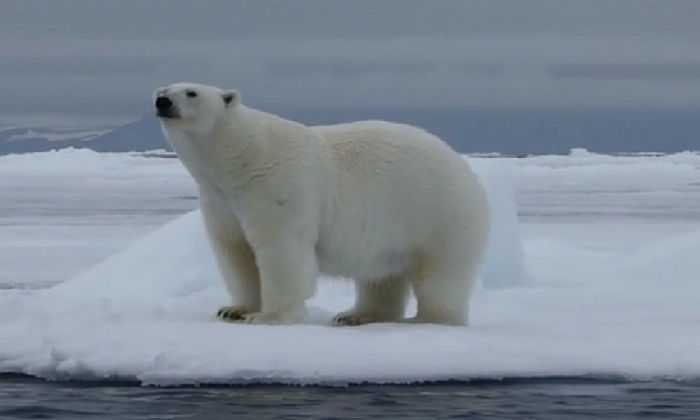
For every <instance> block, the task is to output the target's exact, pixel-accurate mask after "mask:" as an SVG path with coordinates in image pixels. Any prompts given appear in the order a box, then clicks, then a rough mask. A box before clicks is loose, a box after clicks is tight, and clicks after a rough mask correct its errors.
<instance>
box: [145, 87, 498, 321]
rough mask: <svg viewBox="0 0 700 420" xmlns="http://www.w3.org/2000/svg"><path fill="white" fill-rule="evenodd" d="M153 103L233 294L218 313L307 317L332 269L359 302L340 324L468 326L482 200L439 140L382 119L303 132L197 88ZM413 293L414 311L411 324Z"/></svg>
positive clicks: (484, 218) (161, 94)
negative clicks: (193, 185)
mask: <svg viewBox="0 0 700 420" xmlns="http://www.w3.org/2000/svg"><path fill="white" fill-rule="evenodd" d="M154 101H155V108H156V114H157V116H158V117H159V118H160V121H161V124H162V128H163V131H164V133H165V135H166V137H167V138H168V140H169V142H170V144H171V145H172V147H173V149H174V150H175V152H176V153H177V155H178V157H179V158H180V160H181V161H182V163H183V164H184V166H185V167H186V168H187V169H188V171H189V172H190V173H191V175H192V176H193V177H194V179H195V180H196V182H197V185H198V187H199V193H200V200H201V210H202V214H203V217H204V222H205V226H206V231H207V234H208V236H209V239H210V242H211V246H212V249H213V251H214V254H215V256H216V260H217V262H218V265H219V270H220V273H221V277H222V278H223V281H224V283H225V285H226V287H227V289H228V291H229V293H230V295H231V299H232V302H231V305H230V306H225V307H223V308H221V309H220V310H219V311H218V313H217V316H218V317H219V318H221V319H223V320H226V321H233V322H244V323H256V324H289V323H297V322H300V321H302V320H303V318H304V316H305V301H306V300H307V299H308V298H310V297H311V296H313V294H314V292H315V288H316V281H317V278H318V277H319V275H320V274H326V275H330V276H340V277H347V278H351V279H353V280H354V283H355V289H356V299H355V305H354V307H353V308H352V309H350V310H348V311H346V312H342V313H340V314H338V315H337V316H335V318H334V319H333V322H334V324H336V325H360V324H366V323H374V322H396V321H404V322H418V323H439V324H447V325H466V324H467V315H468V308H467V305H468V300H469V295H470V293H471V289H472V286H473V284H474V281H475V276H476V272H477V269H478V267H479V265H480V262H481V259H482V256H483V254H484V251H485V247H486V242H487V236H488V232H487V230H488V225H489V220H488V218H489V210H488V203H487V198H486V195H485V193H484V191H483V189H482V187H481V186H480V184H479V182H478V180H477V177H476V176H475V174H474V173H473V172H472V171H471V170H470V168H469V166H468V165H467V163H466V162H465V161H464V160H463V159H462V158H461V157H460V156H459V155H458V154H457V153H456V152H454V151H453V150H452V149H451V148H450V147H449V146H447V145H446V144H445V143H444V142H442V141H441V140H440V139H438V138H437V137H435V136H433V135H431V134H429V133H427V132H426V131H423V130H421V129H418V128H415V127H412V126H408V125H403V124H395V123H389V122H383V121H362V122H354V123H348V124H339V125H330V126H315V127H314V126H311V127H310V126H305V125H303V124H300V123H297V122H294V121H290V120H286V119H284V118H281V117H278V116H276V115H273V114H269V113H266V112H263V111H259V110H256V109H253V108H249V107H247V106H245V105H243V104H242V103H241V95H240V94H239V93H238V92H237V91H235V90H222V89H219V88H217V87H213V86H207V85H201V84H194V83H176V84H173V85H170V86H167V87H164V88H159V89H157V90H156V91H155V94H154ZM411 288H412V290H413V294H414V295H415V298H416V301H417V312H416V314H415V316H414V317H412V318H404V310H405V306H406V301H407V298H408V295H409V291H410V289H411Z"/></svg>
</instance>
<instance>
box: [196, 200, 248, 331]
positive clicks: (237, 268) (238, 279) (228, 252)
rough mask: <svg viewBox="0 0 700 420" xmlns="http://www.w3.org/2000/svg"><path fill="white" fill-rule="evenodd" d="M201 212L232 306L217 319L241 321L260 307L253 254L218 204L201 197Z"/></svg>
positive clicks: (227, 213) (225, 308)
mask: <svg viewBox="0 0 700 420" xmlns="http://www.w3.org/2000/svg"><path fill="white" fill-rule="evenodd" d="M217 205H218V207H217ZM201 209H202V216H203V218H204V226H205V227H206V230H207V236H208V238H209V244H210V245H211V248H212V251H213V253H214V257H215V258H216V262H217V265H218V268H219V273H220V275H221V279H222V280H223V282H224V286H226V289H227V290H228V292H229V295H230V296H231V304H230V305H227V306H224V307H222V308H220V309H219V310H218V311H217V313H216V316H217V317H218V318H219V319H222V320H224V321H234V322H235V321H242V320H243V316H244V315H245V314H247V313H250V312H257V311H259V310H260V307H261V304H260V276H259V273H258V267H257V266H256V264H255V254H254V253H253V250H252V248H251V247H250V244H248V241H246V239H245V236H244V235H243V231H242V230H241V229H240V227H239V225H238V222H237V221H236V220H235V219H234V217H233V215H232V214H230V213H229V212H227V211H225V207H223V205H222V203H221V202H218V201H216V200H214V199H212V198H211V197H208V196H206V195H204V194H202V208H201Z"/></svg>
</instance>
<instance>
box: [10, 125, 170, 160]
mask: <svg viewBox="0 0 700 420" xmlns="http://www.w3.org/2000/svg"><path fill="white" fill-rule="evenodd" d="M49 130H50V129H45V128H44V129H41V130H39V129H31V128H10V129H5V130H0V154H9V153H28V152H43V151H48V150H53V149H63V148H67V147H75V148H88V149H93V150H97V151H100V152H132V151H136V152H140V151H147V150H154V149H165V148H167V142H166V141H165V139H164V138H163V134H162V133H161V131H160V123H159V122H158V120H157V119H156V118H155V117H146V118H143V119H141V120H138V121H135V122H132V123H129V124H126V125H123V126H121V127H117V128H114V129H111V130H106V132H105V130H102V131H100V132H97V133H95V132H94V131H85V130H83V131H78V132H76V133H74V134H72V135H71V133H64V132H53V131H49Z"/></svg>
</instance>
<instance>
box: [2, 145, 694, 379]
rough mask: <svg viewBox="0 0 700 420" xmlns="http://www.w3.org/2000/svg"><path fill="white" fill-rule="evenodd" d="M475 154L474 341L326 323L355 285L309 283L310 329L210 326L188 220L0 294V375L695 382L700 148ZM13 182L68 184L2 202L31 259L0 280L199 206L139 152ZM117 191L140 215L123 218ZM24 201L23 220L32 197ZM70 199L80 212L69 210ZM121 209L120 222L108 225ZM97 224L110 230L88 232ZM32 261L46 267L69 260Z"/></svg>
mask: <svg viewBox="0 0 700 420" xmlns="http://www.w3.org/2000/svg"><path fill="white" fill-rule="evenodd" d="M470 161H471V162H473V165H474V167H475V169H476V171H477V173H478V174H479V176H480V177H481V178H482V181H483V182H484V184H485V186H486V187H487V190H488V192H489V198H490V200H491V204H492V210H493V214H494V219H495V220H497V221H498V223H497V226H494V229H496V233H495V235H494V240H493V241H492V243H491V245H490V250H489V257H488V258H487V262H486V264H485V266H484V267H483V269H482V278H483V280H484V287H481V288H479V289H478V290H477V293H475V296H474V299H473V304H472V306H471V321H472V325H471V326H470V327H469V328H459V327H443V326H436V325H396V324H378V325H368V326H362V327H354V328H351V327H347V328H334V327H330V326H328V325H327V324H328V321H329V319H330V317H331V316H332V314H333V313H334V312H335V311H339V310H342V309H346V307H348V306H349V305H350V304H351V302H352V300H353V296H352V287H351V284H349V283H348V282H345V281H340V280H334V279H323V280H322V281H321V282H320V286H319V290H318V293H317V296H315V297H314V298H313V299H312V301H311V302H310V311H309V312H310V314H309V317H308V322H307V323H306V324H305V325H296V326H251V325H233V324H227V323H222V322H219V321H217V320H216V319H215V317H214V313H215V311H216V309H217V307H218V306H219V305H222V304H225V303H226V302H227V296H226V292H225V291H224V289H223V287H222V285H221V284H220V282H219V281H218V280H217V275H216V271H215V268H214V263H213V261H212V259H211V256H210V255H209V252H208V250H207V248H206V247H205V246H204V244H205V243H206V238H205V237H204V233H203V230H202V226H201V221H200V216H199V214H198V212H197V211H189V212H187V213H186V214H184V215H182V216H180V217H177V218H176V219H175V220H173V221H171V222H169V223H167V224H165V225H163V226H162V227H160V228H158V229H156V230H155V231H153V232H151V233H149V234H147V235H146V236H144V237H142V238H140V239H138V240H136V241H135V242H132V243H131V244H129V245H128V246H126V247H125V248H124V249H123V250H121V251H119V252H117V253H116V254H114V255H112V256H110V257H109V258H107V259H106V260H105V261H103V262H102V263H100V264H97V265H95V266H93V267H90V268H87V267H85V266H86V265H89V264H88V263H87V261H84V262H81V264H82V267H84V268H87V270H86V271H84V272H83V273H82V274H80V275H77V276H75V277H73V278H71V279H69V280H66V281H63V282H61V283H59V284H57V285H55V286H53V287H51V288H44V289H27V288H19V289H18V288H11V289H7V290H0V372H15V373H26V374H30V375H35V376H38V377H42V378H48V379H81V380H88V379H99V380H110V379H125V380H136V381H140V382H141V383H143V384H152V385H182V384H213V383H222V384H230V383H273V382H274V383H297V384H317V383H323V384H347V383H359V382H373V383H396V382H401V383H403V382H417V381H418V382H419V381H429V380H443V379H459V380H469V379H474V378H501V377H514V376H518V377H525V376H528V377H529V376H539V377H542V376H581V375H584V376H605V377H608V376H611V375H612V376H624V377H628V378H634V379H648V378H652V377H673V378H697V377H698V376H700V282H698V278H697V273H698V272H700V260H698V258H697V250H698V249H700V227H698V226H699V225H698V223H697V222H698V218H699V216H700V198H699V197H700V194H699V193H700V183H698V181H697V180H698V179H700V177H699V175H700V155H698V154H694V153H683V154H677V155H669V156H629V157H613V156H602V155H595V154H590V153H587V152H585V151H575V152H573V153H572V154H571V155H570V156H540V157H532V158H525V159H507V158H479V159H470ZM10 174H12V180H10V179H9V178H8V177H5V176H3V175H10ZM81 177H82V178H83V179H85V178H87V179H86V180H85V182H83V183H81V182H78V180H79V179H80V178H81ZM69 180H72V181H74V182H71V181H69ZM93 180H94V182H95V183H94V184H92V182H93ZM67 181H68V182H67ZM17 186H21V188H20V189H25V190H26V189H29V190H32V189H33V190H34V196H33V197H34V198H36V197H40V196H44V195H49V194H50V193H51V192H52V191H54V190H53V188H54V187H60V188H59V190H58V191H59V192H60V193H58V194H54V195H53V199H54V200H55V202H57V203H59V207H60V209H59V210H60V211H58V213H59V214H60V215H59V216H55V215H53V213H50V212H48V207H47V212H46V214H38V215H37V214H35V215H30V216H22V217H20V216H18V215H16V214H15V213H18V212H19V211H18V210H17V207H12V206H8V207H4V206H5V205H0V235H3V234H4V233H6V232H11V235H10V236H7V237H4V236H0V247H3V249H5V248H6V249H8V250H9V249H11V247H12V246H13V243H15V242H16V243H17V247H18V248H17V249H20V248H21V247H24V248H22V249H23V250H24V252H19V251H17V252H16V253H15V255H17V256H18V260H17V261H15V262H13V261H9V260H8V261H7V263H8V264H9V267H10V273H19V272H21V271H22V270H20V269H19V268H17V267H19V266H21V265H24V267H25V268H26V267H27V266H28V263H29V261H30V259H31V262H32V263H33V262H34V260H36V259H37V257H38V254H36V253H34V254H32V253H27V251H30V250H31V245H32V244H39V243H41V238H39V237H26V236H27V235H30V234H33V235H38V234H39V233H38V231H39V228H40V227H41V226H43V225H51V226H50V227H51V229H58V226H60V227H61V229H65V230H66V232H68V230H70V229H76V230H75V231H71V232H73V233H71V235H74V237H75V238H83V239H84V240H85V242H86V243H87V245H85V246H86V247H87V246H92V245H94V244H98V245H101V246H103V250H104V252H107V251H109V252H110V253H111V252H112V250H113V248H114V247H115V244H116V243H115V242H118V241H115V240H113V239H108V238H111V237H112V235H114V234H115V232H118V231H120V230H122V229H126V230H129V229H131V231H130V232H131V233H129V234H125V235H124V236H123V238H122V240H121V243H122V244H124V243H125V242H127V241H131V240H133V239H134V236H136V234H135V232H136V231H137V229H136V228H137V227H139V226H140V227H141V228H142V230H148V229H150V228H152V227H154V226H156V225H158V224H161V223H162V222H163V221H165V218H169V217H172V216H173V215H174V214H176V213H177V212H180V213H182V212H185V211H186V210H191V209H192V208H193V207H194V205H196V202H194V201H193V200H185V201H184V202H185V203H186V204H187V206H190V207H189V208H187V206H186V205H184V204H183V200H179V199H176V198H177V197H180V196H182V195H189V194H192V193H193V189H192V188H193V187H192V184H191V181H189V179H188V178H187V175H186V174H185V173H184V171H183V170H182V168H181V167H180V166H179V164H178V163H177V161H176V160H174V159H151V158H144V157H142V156H138V155H120V154H95V153H92V152H87V151H77V150H76V151H62V152H54V153H46V154H36V155H32V156H22V157H18V156H8V157H1V158H0V198H7V197H9V196H8V195H5V194H10V192H11V191H16V190H17V188H16V187H17ZM112 186H113V187H112ZM29 187H32V188H29ZM13 188H14V189H13ZM128 191H131V192H132V194H133V197H132V199H133V201H132V202H131V207H133V208H127V209H124V204H125V203H127V202H128V197H127V196H126V195H127V192H128ZM158 191H160V194H161V195H160V196H158V197H152V198H151V199H150V200H146V201H143V200H145V199H146V197H148V196H149V194H156V192H158ZM25 194H26V196H25V199H24V201H20V202H19V205H21V206H20V207H21V209H28V208H31V205H32V203H34V199H33V198H32V196H31V191H26V192H25ZM513 194H515V198H516V200H517V208H518V211H519V213H520V216H521V223H519V224H518V220H517V218H516V217H515V215H514V213H513V210H514V209H515V208H516V207H515V204H514V200H513V198H514V197H513ZM66 196H69V197H82V198H83V200H81V201H77V202H73V203H71V204H70V205H72V207H70V208H69V203H67V200H66V199H65V197H66ZM87 198H91V199H90V200H86V199H87ZM6 201H7V200H5V201H3V200H0V203H3V202H6ZM93 201H95V202H101V203H102V205H101V206H100V207H94V209H95V211H94V214H88V215H84V214H79V216H73V215H71V214H72V213H71V211H70V210H71V209H72V212H73V213H79V210H80V209H81V208H82V207H83V205H85V203H86V202H87V203H91V202H93ZM23 203H25V204H23ZM110 203H111V204H110ZM137 204H140V205H142V206H143V208H145V209H147V210H148V211H144V210H143V209H135V207H137ZM45 205H46V206H48V205H49V203H48V199H47V203H46V204H45ZM164 209H168V210H167V211H164V213H166V214H165V215H161V216H160V217H161V218H160V219H158V220H156V219H157V214H158V213H159V211H158V210H164ZM117 210H119V211H121V212H123V213H124V214H128V215H129V217H117V216H116V215H114V214H112V215H111V216H110V217H105V216H104V214H105V213H110V212H117ZM110 214H111V213H110ZM115 214H116V213H115ZM18 220H19V221H21V223H19V222H18ZM95 221H97V222H95ZM80 222H84V223H88V224H89V226H85V225H84V223H80ZM7 224H11V226H7ZM42 224H43V225H42ZM23 226H24V227H23ZM89 227H92V228H94V230H96V231H98V232H104V236H105V237H104V238H98V235H97V234H93V235H92V236H91V235H88V234H87V233H86V229H87V228H89ZM8 228H11V229H12V230H11V231H8V230H6V229H8ZM498 229H500V231H499V230H498ZM23 232H24V233H25V237H23V236H22V234H23ZM27 232H29V233H27ZM51 232H54V231H51ZM63 235H67V233H65V232H64V233H63ZM20 239H23V240H24V242H22V241H20ZM110 241H111V242H110ZM59 242H60V243H64V242H65V241H62V240H61V238H59ZM107 242H109V243H110V245H109V246H106V245H104V244H105V243H107ZM107 248H109V250H108V249H107ZM46 249H47V250H48V248H46ZM47 252H48V251H47ZM44 257H45V258H44V262H43V265H44V266H45V267H46V268H47V269H48V268H49V267H50V266H51V265H52V264H51V263H52V262H53V265H54V266H56V267H58V266H62V265H66V264H71V262H72V261H74V260H73V258H77V257H75V256H73V257H72V256H70V255H69V253H65V252H64V253H57V252H53V253H47V254H46V255H44ZM78 260H79V258H78ZM13 264H14V266H13ZM13 267H14V268H13ZM29 267H31V266H29ZM3 270H4V269H3ZM508 273H511V274H508ZM41 275H43V274H41ZM2 281H3V280H2V278H0V282H2Z"/></svg>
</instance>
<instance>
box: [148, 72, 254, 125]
mask: <svg viewBox="0 0 700 420" xmlns="http://www.w3.org/2000/svg"><path fill="white" fill-rule="evenodd" d="M153 98H154V106H155V109H156V115H157V116H158V117H159V118H160V120H161V122H162V123H163V124H165V125H168V126H177V127H180V128H185V127H186V128H187V129H188V131H191V132H195V133H200V134H204V133H206V132H208V131H210V130H211V129H212V128H213V127H214V124H216V121H217V120H218V119H219V118H221V117H223V116H224V115H226V114H227V113H228V112H229V111H230V110H231V109H233V108H234V107H236V106H237V105H239V104H240V98H241V95H240V94H239V93H238V91H235V90H223V89H219V88H218V87H215V86H208V85H201V84H197V83H175V84H172V85H170V86H166V87H162V88H158V89H156V91H155V92H154V94H153Z"/></svg>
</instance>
